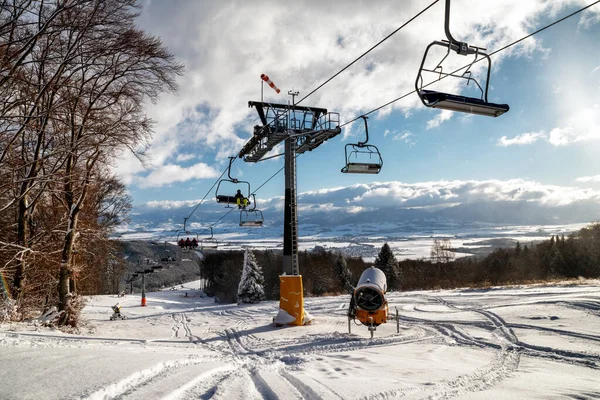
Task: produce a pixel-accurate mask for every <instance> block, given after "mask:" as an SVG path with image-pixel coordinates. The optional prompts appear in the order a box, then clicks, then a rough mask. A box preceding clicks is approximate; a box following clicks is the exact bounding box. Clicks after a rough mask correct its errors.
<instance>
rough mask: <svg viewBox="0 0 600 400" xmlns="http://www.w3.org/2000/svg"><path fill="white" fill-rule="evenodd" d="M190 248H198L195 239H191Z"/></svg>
mask: <svg viewBox="0 0 600 400" xmlns="http://www.w3.org/2000/svg"><path fill="white" fill-rule="evenodd" d="M192 247H193V248H196V247H198V240H196V238H193V239H192Z"/></svg>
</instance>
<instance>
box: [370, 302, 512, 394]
mask: <svg viewBox="0 0 600 400" xmlns="http://www.w3.org/2000/svg"><path fill="white" fill-rule="evenodd" d="M436 301H438V302H440V303H442V304H444V305H445V306H447V307H449V308H454V309H458V308H457V307H455V306H453V305H452V304H450V303H448V302H446V301H445V300H444V299H441V298H436ZM461 310H463V311H467V310H466V309H461ZM468 311H473V312H479V313H480V314H481V315H483V316H484V317H485V318H486V319H488V320H489V321H490V322H491V323H492V324H493V325H494V330H495V331H497V332H499V334H497V335H496V337H497V338H498V339H499V340H500V343H499V344H496V343H490V342H486V341H484V340H480V339H476V338H473V337H472V336H471V335H469V334H468V333H466V332H462V331H460V330H459V329H457V328H456V327H455V326H453V325H452V324H450V323H439V322H436V321H426V320H418V319H416V318H405V317H402V316H400V318H402V319H404V320H408V321H412V322H416V323H425V324H426V325H430V326H431V327H432V328H433V329H435V330H436V331H437V332H438V333H439V334H441V335H443V336H444V337H450V338H452V339H453V340H454V341H455V342H456V343H458V344H462V345H472V346H477V347H483V348H492V349H495V350H496V352H495V355H494V358H493V359H492V361H491V362H490V363H489V364H488V365H487V366H485V367H484V368H479V369H478V370H477V371H475V372H473V373H469V374H463V375H459V376H457V377H456V378H453V379H448V380H444V381H441V382H438V383H435V384H433V385H430V386H411V387H407V388H403V389H392V390H389V391H385V392H379V393H373V394H371V395H368V396H366V397H364V398H365V399H369V400H371V399H388V398H392V397H394V398H395V397H404V396H409V395H410V396H412V395H417V396H418V395H419V394H421V393H422V394H423V396H424V398H428V399H447V398H451V397H456V396H461V395H464V394H467V393H473V392H480V391H483V390H486V389H489V388H491V387H493V386H495V385H496V384H497V383H499V382H501V381H502V380H504V379H505V378H507V377H509V376H511V375H512V374H513V373H514V372H515V371H516V370H517V369H518V367H519V362H520V358H521V355H520V352H521V349H520V347H519V346H518V345H517V342H518V338H517V337H516V335H515V334H514V332H512V330H510V329H509V328H507V327H506V325H505V323H504V320H503V319H502V318H501V317H499V316H498V315H496V314H494V313H491V312H489V311H486V310H479V309H469V310H468Z"/></svg>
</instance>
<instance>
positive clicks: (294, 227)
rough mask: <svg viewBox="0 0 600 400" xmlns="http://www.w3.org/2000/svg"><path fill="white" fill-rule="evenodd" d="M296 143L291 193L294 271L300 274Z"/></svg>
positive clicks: (293, 142)
mask: <svg viewBox="0 0 600 400" xmlns="http://www.w3.org/2000/svg"><path fill="white" fill-rule="evenodd" d="M295 150H296V144H295V141H294V140H292V155H293V159H294V162H293V163H292V173H291V178H292V193H291V199H290V200H291V214H292V221H291V222H292V271H293V274H294V275H299V274H300V268H299V267H298V216H297V212H296V211H297V208H296V189H297V186H296V183H297V181H296V151H295Z"/></svg>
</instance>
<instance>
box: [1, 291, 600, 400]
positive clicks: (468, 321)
mask: <svg viewBox="0 0 600 400" xmlns="http://www.w3.org/2000/svg"><path fill="white" fill-rule="evenodd" d="M198 285H199V283H198V282H193V283H190V284H187V285H185V287H184V288H181V287H179V288H178V290H167V291H162V292H155V293H148V296H147V297H148V306H147V307H140V306H139V303H140V297H139V295H127V296H126V297H124V298H117V297H116V296H93V297H90V298H88V300H87V306H86V308H85V309H84V319H85V326H84V327H83V328H82V332H81V333H80V334H72V335H69V334H64V333H60V332H58V331H51V330H49V329H48V328H37V327H35V325H34V324H32V323H31V324H3V325H0V330H1V331H0V382H1V384H0V398H2V399H112V398H120V399H161V398H166V399H179V398H182V399H187V398H189V399H260V398H268V399H390V398H411V399H420V398H432V399H441V398H452V397H460V398H465V399H549V398H570V399H591V398H600V282H598V281H592V282H590V281H588V282H582V283H578V284H569V283H564V284H554V285H535V286H528V287H518V288H514V287H513V288H492V289H487V290H486V289H465V290H445V291H435V292H431V291H420V292H405V293H390V294H389V295H388V301H389V304H390V313H391V314H395V309H396V308H397V309H398V313H399V320H398V322H399V332H397V331H396V329H397V326H396V321H395V320H392V321H389V322H388V323H387V324H385V325H382V326H380V327H379V328H378V329H377V331H376V332H375V337H374V338H373V339H370V338H369V333H368V331H367V329H366V328H365V327H364V326H356V325H353V326H352V333H348V324H347V319H346V317H345V312H346V308H347V304H348V296H339V297H321V298H309V299H306V309H307V310H308V311H309V312H310V313H311V314H312V315H313V316H314V317H315V321H314V323H313V324H312V325H309V326H304V327H275V326H273V324H272V323H271V321H272V318H273V317H274V316H275V315H276V311H277V309H278V303H277V302H270V301H269V302H263V303H260V304H257V305H241V306H237V305H235V304H229V305H221V304H216V303H214V302H213V300H212V299H211V298H206V297H200V296H199V294H200V292H199V291H198V290H195V288H197V287H198ZM186 293H187V296H186ZM117 302H120V303H121V304H122V305H123V313H124V314H125V315H127V317H128V318H127V319H126V320H117V321H109V316H110V314H111V309H110V307H111V306H112V305H114V304H115V303H117Z"/></svg>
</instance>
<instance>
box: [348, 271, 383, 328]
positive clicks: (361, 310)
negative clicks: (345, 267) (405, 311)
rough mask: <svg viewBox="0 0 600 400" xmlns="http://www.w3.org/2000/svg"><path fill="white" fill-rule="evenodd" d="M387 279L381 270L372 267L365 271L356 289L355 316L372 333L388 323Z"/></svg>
mask: <svg viewBox="0 0 600 400" xmlns="http://www.w3.org/2000/svg"><path fill="white" fill-rule="evenodd" d="M386 292H387V279H386V277H385V274H384V273H383V271H382V270H380V269H379V268H375V267H371V268H367V269H366V270H364V271H363V273H362V274H361V276H360V279H359V280H358V285H356V289H354V294H353V303H354V312H353V313H349V315H351V314H354V315H355V318H357V319H358V320H359V321H360V322H361V323H362V324H363V325H367V326H368V327H369V330H370V331H371V335H372V332H373V331H374V330H375V327H376V326H379V325H381V324H383V323H386V322H387V314H388V303H387V300H386V299H385V293H386Z"/></svg>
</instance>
